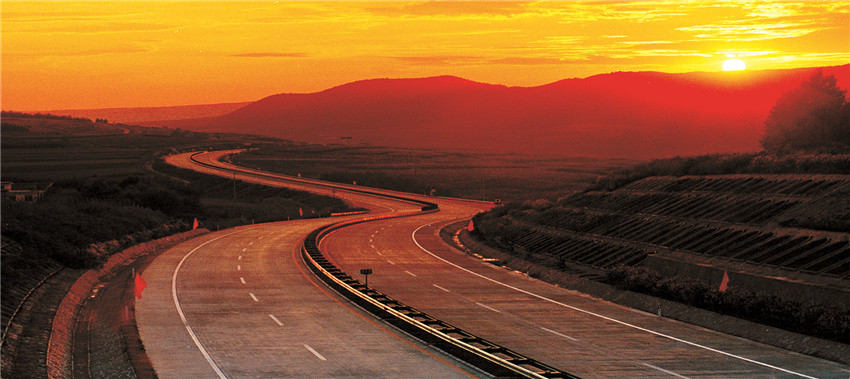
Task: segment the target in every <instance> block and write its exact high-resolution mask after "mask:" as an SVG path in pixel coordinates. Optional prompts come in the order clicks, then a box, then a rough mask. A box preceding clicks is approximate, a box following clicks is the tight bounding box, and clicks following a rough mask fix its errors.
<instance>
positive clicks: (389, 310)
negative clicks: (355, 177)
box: [301, 210, 577, 378]
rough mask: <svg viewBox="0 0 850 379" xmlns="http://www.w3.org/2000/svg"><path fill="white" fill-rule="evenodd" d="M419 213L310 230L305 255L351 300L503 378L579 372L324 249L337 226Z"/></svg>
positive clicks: (317, 271)
mask: <svg viewBox="0 0 850 379" xmlns="http://www.w3.org/2000/svg"><path fill="white" fill-rule="evenodd" d="M431 212H435V210H432V211H431ZM417 214H422V212H405V213H395V214H386V215H380V216H373V217H367V218H363V219H357V220H350V221H343V222H339V223H335V224H331V225H327V226H324V227H321V228H319V229H316V230H314V231H312V232H311V233H310V234H308V235H307V238H306V239H305V240H304V244H303V245H302V248H301V255H302V257H303V259H304V261H305V262H306V263H307V266H308V267H309V268H310V270H311V271H313V273H315V274H316V276H318V277H319V278H320V279H321V280H322V281H323V282H325V283H326V284H327V285H328V286H330V287H331V288H333V289H334V290H335V291H336V292H337V293H339V294H341V295H342V296H343V297H345V298H346V299H348V300H349V301H351V302H353V303H355V304H357V305H359V306H360V307H361V308H363V309H365V310H367V311H368V312H370V313H372V314H373V315H375V316H377V317H380V318H381V319H382V320H384V321H385V322H387V323H389V324H391V325H393V326H395V327H396V328H398V329H401V330H403V331H405V332H407V333H408V334H410V335H412V336H414V337H416V338H419V339H420V340H422V341H424V342H426V343H428V344H429V345H431V346H434V347H435V348H437V349H440V350H442V351H444V352H446V353H448V354H450V355H452V356H454V357H456V358H457V359H459V360H461V361H464V362H466V363H467V364H469V365H471V366H474V367H476V368H478V369H480V370H482V371H484V372H486V373H488V374H490V375H493V376H496V377H499V378H577V376H574V375H571V374H569V373H566V372H563V371H561V370H558V369H556V368H554V367H552V366H549V365H546V364H544V363H542V362H539V361H536V360H534V359H531V358H528V357H526V356H524V355H522V354H520V353H517V352H515V351H513V350H510V349H508V348H505V347H503V346H500V345H498V344H496V343H494V342H491V341H488V340H486V339H484V338H481V337H478V336H476V335H474V334H472V333H470V332H467V331H465V330H462V329H460V328H458V327H456V326H453V325H451V324H449V323H446V322H444V321H441V320H439V319H437V318H435V317H433V316H430V315H428V314H427V313H425V312H422V311H419V310H417V309H415V308H413V307H410V306H408V305H405V304H404V303H402V302H400V301H398V300H396V299H394V298H392V297H390V296H388V295H386V294H383V293H381V292H379V291H377V290H375V289H373V288H370V287H368V286H366V285H365V284H363V283H361V282H360V281H359V280H357V279H354V278H353V277H351V276H350V275H348V274H346V273H345V272H343V271H342V270H340V269H339V268H338V267H336V266H335V265H334V264H333V263H331V262H330V261H328V260H327V258H325V257H324V255H323V254H322V252H321V250H319V243H320V241H321V240H322V238H323V237H324V236H326V235H328V234H329V233H331V232H333V231H335V230H338V229H341V228H344V227H347V226H351V225H355V224H359V223H364V222H369V221H375V220H379V219H387V218H395V217H405V216H412V215H417Z"/></svg>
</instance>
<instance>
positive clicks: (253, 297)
mask: <svg viewBox="0 0 850 379" xmlns="http://www.w3.org/2000/svg"><path fill="white" fill-rule="evenodd" d="M248 294H249V295H251V298H252V299H254V301H256V302H258V303H259V302H260V299H257V297H256V296H254V294H253V293H251V292H248Z"/></svg>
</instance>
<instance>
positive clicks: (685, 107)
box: [144, 64, 850, 158]
mask: <svg viewBox="0 0 850 379" xmlns="http://www.w3.org/2000/svg"><path fill="white" fill-rule="evenodd" d="M817 70H822V71H823V72H824V73H825V74H827V75H829V74H831V75H834V76H835V77H836V79H837V80H838V84H839V86H840V87H841V88H845V89H846V88H848V80H850V64H848V65H842V66H831V67H812V68H799V69H780V70H762V71H741V72H692V73H682V74H671V73H662V72H653V71H642V72H612V73H606V74H599V75H594V76H590V77H587V78H571V79H564V80H559V81H557V82H553V83H549V84H545V85H541V86H534V87H509V86H504V85H497V84H487V83H479V82H475V81H472V80H468V79H464V78H460V77H456V76H450V75H443V76H434V77H428V78H402V79H390V78H377V79H366V80H360V81H355V82H351V83H346V84H342V85H339V86H335V87H332V88H328V89H326V90H323V91H319V92H313V93H280V94H275V95H271V96H268V97H265V98H263V99H260V100H258V101H256V102H252V103H249V104H246V105H244V106H242V107H239V108H237V109H234V110H233V111H231V112H229V113H226V114H222V115H216V116H209V117H205V118H203V119H201V118H199V119H195V120H192V119H185V120H178V121H156V122H146V123H144V124H145V125H147V126H170V127H181V128H184V129H189V130H196V131H203V132H232V133H250V134H261V135H269V136H273V137H280V138H286V139H293V140H301V141H306V142H314V143H343V142H344V143H355V144H356V143H367V144H374V145H387V146H397V147H408V148H447V149H454V150H457V149H475V150H487V151H499V152H508V153H519V154H524V153H534V154H548V155H583V156H604V157H614V156H629V157H639V158H658V157H665V156H674V155H699V154H708V153H736V152H750V151H756V150H759V149H760V148H759V144H758V141H759V138H760V137H761V135H762V134H763V129H764V126H763V123H764V120H765V119H766V117H767V114H768V112H769V111H770V109H771V107H772V106H773V105H774V104H775V102H776V99H777V98H778V97H779V96H780V95H781V94H782V93H784V92H786V91H788V90H790V89H791V88H794V87H796V86H799V84H800V83H801V82H802V81H803V80H805V79H807V78H808V77H810V76H811V75H812V74H813V73H814V72H815V71H817Z"/></svg>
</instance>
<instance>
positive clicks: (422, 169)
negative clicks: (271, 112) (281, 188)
mask: <svg viewBox="0 0 850 379" xmlns="http://www.w3.org/2000/svg"><path fill="white" fill-rule="evenodd" d="M233 162H234V163H237V164H240V165H244V166H248V167H258V168H261V169H264V170H268V171H272V172H278V173H282V174H287V175H298V174H301V175H302V177H305V178H315V179H318V178H336V179H339V181H343V178H344V181H346V182H352V181H357V182H358V184H363V185H374V186H378V187H381V188H388V189H400V190H404V191H408V192H418V193H423V192H424V191H425V188H431V187H435V188H436V193H437V195H443V196H455V197H462V198H468V199H478V200H490V201H492V200H494V199H496V198H499V199H502V200H503V201H512V200H522V199H525V198H527V197H528V196H536V197H553V198H557V197H558V196H561V195H563V194H564V193H565V192H571V191H577V190H579V189H582V188H584V187H586V186H587V185H588V184H590V183H593V182H594V181H596V179H597V178H598V177H599V176H601V175H606V174H609V173H611V172H614V171H615V170H619V169H623V168H625V167H629V166H631V165H632V164H634V163H636V161H631V160H623V159H620V160H610V159H593V158H549V157H540V156H519V155H513V154H479V153H466V152H451V151H436V150H412V149H396V148H385V147H372V146H342V145H338V146H320V145H303V146H264V147H262V148H261V149H259V150H254V151H250V152H246V153H244V154H239V155H237V156H235V157H233ZM358 176H359V177H360V179H359V180H358V179H357V178H358ZM380 176H382V177H383V180H375V181H372V180H369V179H374V178H375V177H380ZM367 182H368V184H367ZM398 183H404V187H407V188H393V187H392V185H396V187H398V186H399V185H398Z"/></svg>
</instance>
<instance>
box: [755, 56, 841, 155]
mask: <svg viewBox="0 0 850 379" xmlns="http://www.w3.org/2000/svg"><path fill="white" fill-rule="evenodd" d="M846 92H847V91H845V90H842V89H840V88H838V86H837V85H836V79H835V77H834V76H832V75H829V76H823V73H822V72H821V71H817V72H816V73H815V74H814V75H812V76H811V78H809V79H808V80H807V81H804V82H803V83H802V84H801V85H800V87H797V88H794V89H792V90H790V91H788V92H786V93H785V94H783V95H782V96H780V97H779V99H778V100H777V101H776V104H775V105H774V106H773V109H771V110H770V114H769V115H768V117H767V120H766V121H765V122H764V124H765V134H764V136H763V137H762V139H761V146H762V147H763V148H764V149H765V150H766V151H768V152H790V151H800V150H803V151H821V150H824V149H827V150H836V149H841V150H845V149H848V148H850V105H848V103H847V101H846V100H845V97H844V94H845V93H846Z"/></svg>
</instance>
